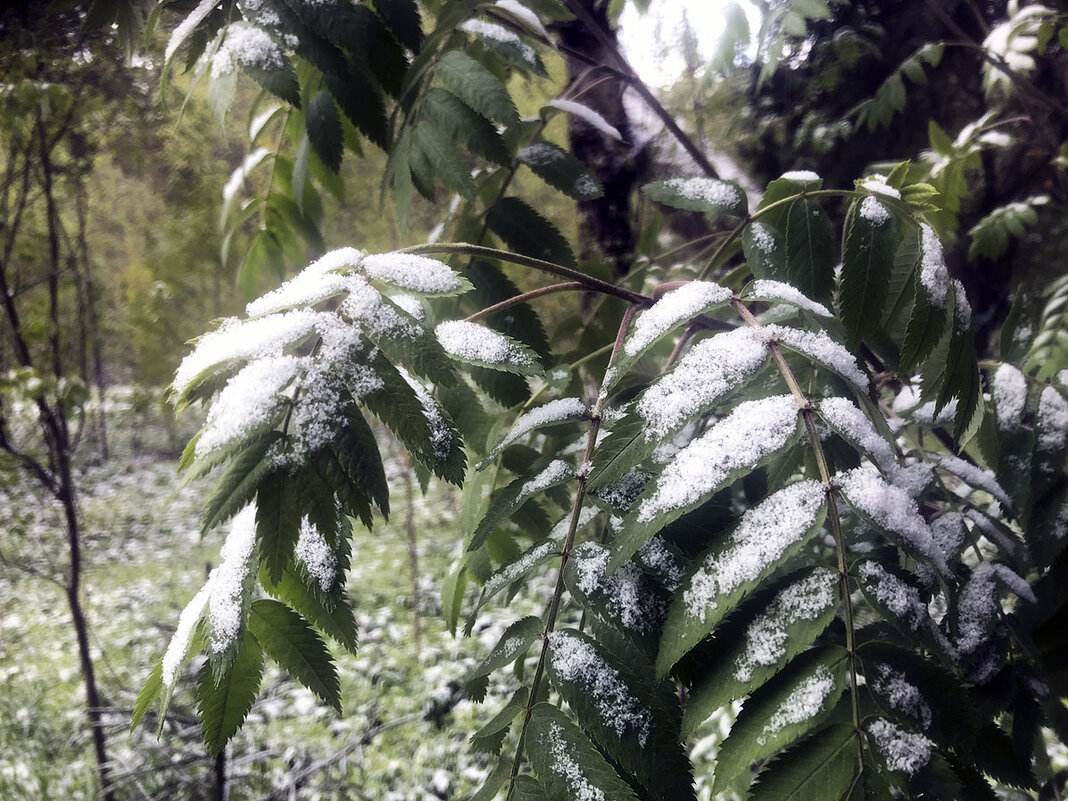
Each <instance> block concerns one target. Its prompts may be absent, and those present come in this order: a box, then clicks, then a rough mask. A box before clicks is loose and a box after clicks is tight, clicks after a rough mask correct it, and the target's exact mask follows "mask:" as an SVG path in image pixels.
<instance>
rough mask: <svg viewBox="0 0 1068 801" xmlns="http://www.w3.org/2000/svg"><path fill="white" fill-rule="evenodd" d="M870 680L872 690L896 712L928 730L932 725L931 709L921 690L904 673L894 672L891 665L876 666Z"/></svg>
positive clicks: (869, 677)
mask: <svg viewBox="0 0 1068 801" xmlns="http://www.w3.org/2000/svg"><path fill="white" fill-rule="evenodd" d="M868 680H869V681H870V682H871V684H872V689H873V690H874V691H875V692H876V693H877V694H878V695H881V696H883V697H884V698H885V699H886V701H887V703H889V704H890V708H891V709H893V710H894V711H895V712H900V713H901V714H902V715H905V716H906V717H909V718H911V719H912V720H915V721H916V722H918V723H919V724H920V726H921V727H922V728H923V729H924V731H926V730H927V728H928V727H929V726H930V725H931V707H930V705H929V704H928V703H927V700H926V699H925V698H924V697H923V694H922V693H921V692H920V690H919V688H918V687H917V686H916V685H915V684H912V683H911V682H910V681H909V680H908V679H907V678H906V677H905V674H904V673H901V672H900V671H897V670H894V669H893V668H892V667H890V666H889V665H881V664H880V665H875V670H874V675H869V676H868Z"/></svg>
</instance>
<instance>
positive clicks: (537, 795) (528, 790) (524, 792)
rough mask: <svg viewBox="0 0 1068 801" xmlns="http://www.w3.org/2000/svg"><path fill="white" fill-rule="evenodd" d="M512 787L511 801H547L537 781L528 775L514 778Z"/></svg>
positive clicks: (522, 774)
mask: <svg viewBox="0 0 1068 801" xmlns="http://www.w3.org/2000/svg"><path fill="white" fill-rule="evenodd" d="M513 786H514V788H515V789H514V792H513V793H512V801H549V797H548V796H547V795H545V791H544V790H543V789H542V786H541V785H540V784H538V780H537V779H535V778H534V777H533V776H531V775H529V774H525V773H521V774H519V775H518V776H516V777H515V781H514V782H513Z"/></svg>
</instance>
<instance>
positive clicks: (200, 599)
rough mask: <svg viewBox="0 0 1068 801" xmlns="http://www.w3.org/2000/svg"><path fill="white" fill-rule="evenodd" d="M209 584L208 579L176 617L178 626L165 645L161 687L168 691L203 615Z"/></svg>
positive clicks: (175, 678)
mask: <svg viewBox="0 0 1068 801" xmlns="http://www.w3.org/2000/svg"><path fill="white" fill-rule="evenodd" d="M211 584H212V582H211V579H209V580H208V581H207V583H205V584H204V586H203V587H201V588H200V591H199V592H197V594H196V595H194V596H193V600H191V601H190V602H189V603H188V604H186V607H185V609H183V610H182V614H180V615H179V616H178V626H177V627H176V628H175V630H174V635H173V636H172V637H171V641H170V643H169V644H168V645H167V650H166V651H165V652H164V653H163V661H162V673H161V679H162V681H163V686H164V687H166V688H168V689H170V688H172V687H174V682H175V681H176V680H177V678H178V671H179V669H180V668H181V666H182V662H184V661H185V655H186V653H187V652H188V651H189V645H190V643H192V641H193V634H194V632H195V631H196V628H197V624H198V623H199V622H200V618H201V616H202V615H203V614H204V608H205V607H206V606H207V605H208V598H209V596H210V595H211Z"/></svg>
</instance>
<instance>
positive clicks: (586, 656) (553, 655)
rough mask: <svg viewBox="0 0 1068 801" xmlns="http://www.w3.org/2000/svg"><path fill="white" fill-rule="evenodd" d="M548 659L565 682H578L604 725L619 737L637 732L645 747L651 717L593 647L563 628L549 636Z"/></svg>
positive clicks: (640, 743)
mask: <svg viewBox="0 0 1068 801" xmlns="http://www.w3.org/2000/svg"><path fill="white" fill-rule="evenodd" d="M549 652H550V653H549V659H550V660H551V662H552V666H553V670H554V671H556V674H557V675H558V676H559V677H560V678H561V679H563V680H564V681H569V682H572V683H574V684H577V685H578V686H579V687H581V688H582V690H583V691H584V692H585V693H586V694H587V695H588V696H589V698H590V699H591V700H592V701H593V702H594V704H596V706H597V712H598V714H600V716H601V720H602V721H604V724H605V726H607V727H608V728H610V729H611V730H612V731H614V732H615V733H616V736H617V737H620V738H622V737H623V736H624V735H626V734H628V733H629V732H635V733H636V734H637V735H638V744H639V745H640V746H642V747H643V748H644V747H645V744H646V742H647V741H648V740H649V734H650V733H651V732H652V728H653V716H652V714H651V713H650V711H649V710H648V709H645V708H644V707H643V706H642V704H641V702H640V701H639V700H638V699H637V698H635V697H634V695H633V694H632V693H631V692H630V690H629V688H628V687H627V685H626V683H625V682H624V681H623V677H622V676H620V675H619V671H618V670H616V669H615V668H614V667H612V666H611V665H609V664H608V663H607V662H605V660H604V659H602V658H601V656H600V654H598V653H597V651H596V650H594V648H593V646H592V645H590V644H589V643H588V642H586V641H585V640H581V639H579V638H578V637H575V636H574V635H572V634H569V633H568V632H566V631H554V632H553V633H552V634H550V635H549Z"/></svg>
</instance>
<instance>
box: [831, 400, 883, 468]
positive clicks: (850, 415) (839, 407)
mask: <svg viewBox="0 0 1068 801" xmlns="http://www.w3.org/2000/svg"><path fill="white" fill-rule="evenodd" d="M819 412H820V415H821V416H822V417H823V419H824V420H826V421H827V422H828V423H830V424H831V425H832V426H834V427H835V428H836V429H837V430H838V431H840V432H841V433H842V434H843V435H844V436H845V437H846V439H848V440H849V441H850V442H852V443H853V444H854V445H856V446H857V447H858V448H860V450H861V451H863V452H864V453H865V454H867V455H868V456H869V457H870V458H871V460H872V461H873V462H875V464H876V466H877V467H878V468H879V469H880V470H881V471H882V472H883V473H884V474H885V475H886V476H887V477H889V478H891V480H892V479H893V477H894V476H895V475H896V474H897V473H898V472H899V471H900V469H901V467H900V465H899V464H898V462H897V457H896V456H895V455H894V450H893V448H891V447H890V443H889V442H887V441H886V439H884V438H883V437H881V436H880V435H879V433H878V432H877V431H876V430H875V426H874V425H872V422H871V420H869V419H868V416H867V415H866V414H864V412H863V411H861V409H860V407H858V406H857V405H856V404H855V403H853V401H851V400H849V399H848V398H838V397H832V398H825V399H824V400H823V401H821V402H820V405H819Z"/></svg>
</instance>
